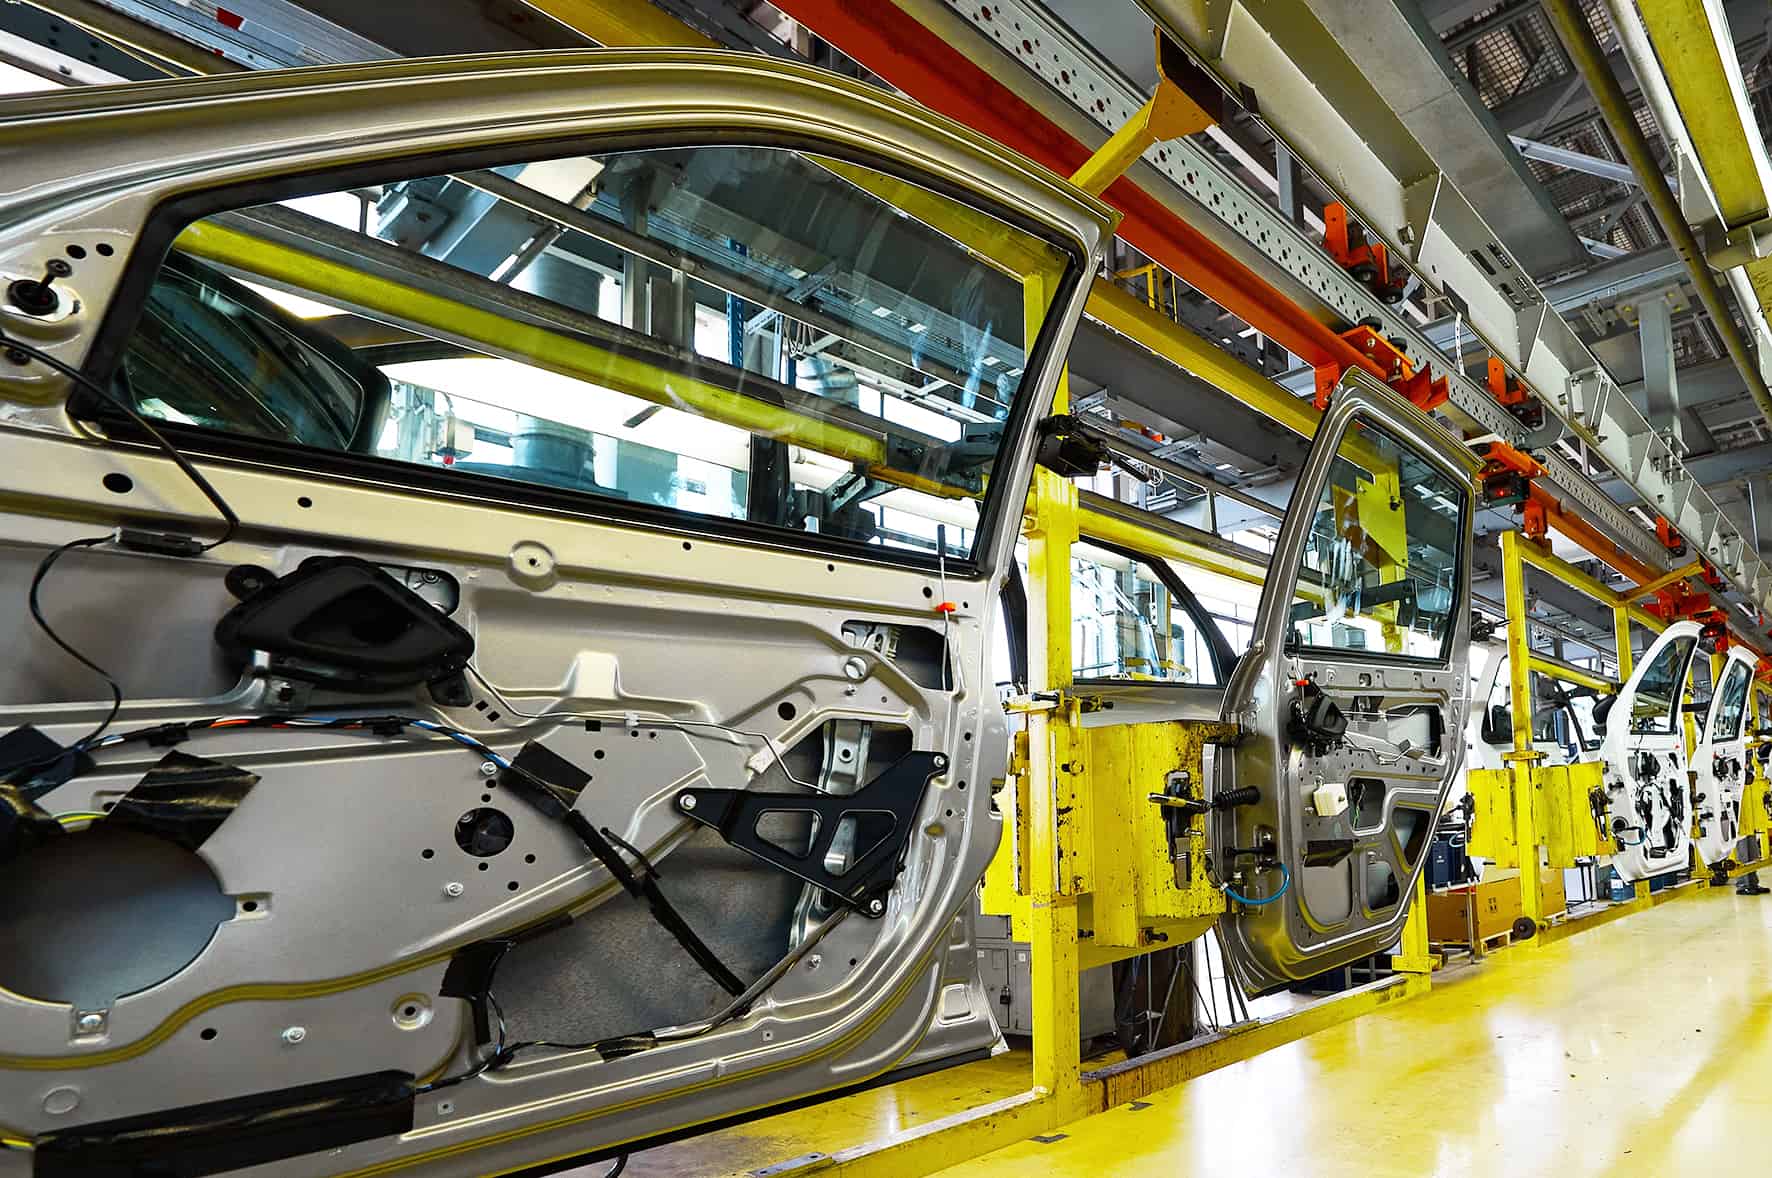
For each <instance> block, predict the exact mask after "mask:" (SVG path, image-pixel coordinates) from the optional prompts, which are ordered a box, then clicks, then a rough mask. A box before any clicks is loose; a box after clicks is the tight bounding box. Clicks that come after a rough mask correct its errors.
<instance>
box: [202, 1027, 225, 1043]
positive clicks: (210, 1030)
mask: <svg viewBox="0 0 1772 1178" xmlns="http://www.w3.org/2000/svg"><path fill="white" fill-rule="evenodd" d="M218 1034H220V1032H219V1031H217V1030H216V1029H215V1028H214V1027H204V1028H203V1029H202V1030H201V1031H199V1032H197V1038H199V1039H201V1040H203V1041H204V1042H205V1043H207V1042H209V1041H210V1040H211V1039H213V1038H215V1037H216V1036H217V1035H218Z"/></svg>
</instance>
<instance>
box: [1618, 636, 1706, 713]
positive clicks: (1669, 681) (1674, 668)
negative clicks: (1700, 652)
mask: <svg viewBox="0 0 1772 1178" xmlns="http://www.w3.org/2000/svg"><path fill="white" fill-rule="evenodd" d="M1694 642H1695V640H1694V639H1691V638H1676V639H1675V640H1674V641H1672V642H1670V643H1668V644H1667V645H1666V646H1664V647H1662V648H1661V653H1660V654H1658V655H1656V656H1655V661H1654V662H1653V663H1651V664H1650V665H1649V666H1648V667H1647V668H1646V669H1645V670H1644V671H1643V677H1642V679H1641V680H1639V681H1638V683H1637V694H1636V699H1635V700H1634V701H1633V702H1632V704H1631V714H1630V730H1631V732H1632V733H1633V734H1635V735H1638V736H1667V735H1670V734H1672V733H1673V731H1674V717H1675V716H1676V715H1677V714H1678V706H1679V703H1680V698H1681V696H1682V695H1683V694H1684V692H1685V689H1686V661H1687V660H1688V659H1689V658H1690V657H1691V655H1692V647H1693V645H1694Z"/></svg>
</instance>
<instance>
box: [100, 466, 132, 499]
mask: <svg viewBox="0 0 1772 1178" xmlns="http://www.w3.org/2000/svg"><path fill="white" fill-rule="evenodd" d="M99 481H100V482H102V483H103V484H104V486H105V490H107V491H109V492H111V493H112V494H113V495H127V494H129V493H130V492H131V491H133V490H135V480H134V479H132V478H130V477H129V476H128V475H126V474H124V473H123V472H122V471H117V470H114V471H112V472H111V473H110V474H108V475H106V476H105V477H104V478H103V479H101V480H99Z"/></svg>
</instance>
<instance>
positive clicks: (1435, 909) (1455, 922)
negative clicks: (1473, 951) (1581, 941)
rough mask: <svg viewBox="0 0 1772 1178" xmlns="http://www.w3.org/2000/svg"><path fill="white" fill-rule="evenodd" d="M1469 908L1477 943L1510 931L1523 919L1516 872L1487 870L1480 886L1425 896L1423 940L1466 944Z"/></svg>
mask: <svg viewBox="0 0 1772 1178" xmlns="http://www.w3.org/2000/svg"><path fill="white" fill-rule="evenodd" d="M1558 882H1559V884H1560V883H1561V881H1560V880H1559V881H1558ZM1472 908H1474V909H1475V911H1476V922H1475V923H1476V935H1477V939H1478V940H1479V941H1481V940H1487V939H1488V938H1490V937H1493V936H1495V935H1496V934H1497V933H1505V932H1508V931H1509V930H1511V929H1512V928H1513V927H1514V921H1516V920H1518V919H1520V917H1521V916H1522V915H1524V913H1523V912H1522V910H1521V908H1520V872H1519V869H1518V868H1511V867H1510V868H1506V869H1504V870H1497V869H1496V868H1494V867H1493V866H1489V867H1486V868H1485V870H1484V872H1483V880H1482V882H1481V883H1476V884H1466V885H1464V886H1463V887H1457V888H1452V889H1449V890H1448V891H1444V892H1429V893H1428V897H1427V939H1428V940H1430V941H1440V942H1450V943H1453V944H1460V945H1462V944H1465V943H1467V942H1469V940H1470V939H1471V933H1470V929H1471V919H1470V916H1469V914H1468V913H1469V910H1470V909H1472Z"/></svg>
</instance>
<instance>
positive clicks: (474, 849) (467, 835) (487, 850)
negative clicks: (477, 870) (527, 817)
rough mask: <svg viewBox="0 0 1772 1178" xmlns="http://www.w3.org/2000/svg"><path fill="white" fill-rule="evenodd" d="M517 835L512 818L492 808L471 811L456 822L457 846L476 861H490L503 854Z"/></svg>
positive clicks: (485, 807)
mask: <svg viewBox="0 0 1772 1178" xmlns="http://www.w3.org/2000/svg"><path fill="white" fill-rule="evenodd" d="M516 835H517V827H516V824H515V823H513V822H512V821H511V816H510V815H509V814H506V813H505V812H504V811H503V810H496V809H494V808H492V807H491V806H481V807H479V808H478V809H474V810H469V811H468V812H467V813H466V814H463V815H462V816H461V817H460V818H457V819H456V820H455V845H456V846H458V847H460V848H461V849H462V850H464V851H466V852H467V853H468V854H470V855H472V856H474V857H475V858H476V859H490V858H492V857H493V856H494V855H497V854H501V853H502V852H503V851H504V849H505V848H506V847H508V846H510V845H511V840H512V839H513V838H515V837H516ZM481 866H482V867H484V866H485V865H484V864H482V865H481Z"/></svg>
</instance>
